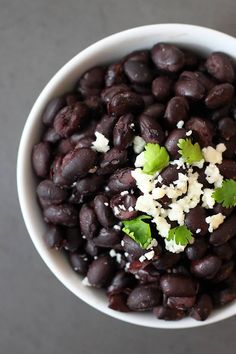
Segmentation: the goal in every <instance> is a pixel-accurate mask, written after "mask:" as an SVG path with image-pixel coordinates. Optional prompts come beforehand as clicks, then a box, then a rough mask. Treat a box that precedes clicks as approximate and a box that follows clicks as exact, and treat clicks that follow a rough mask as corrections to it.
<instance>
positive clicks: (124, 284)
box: [107, 270, 136, 295]
mask: <svg viewBox="0 0 236 354" xmlns="http://www.w3.org/2000/svg"><path fill="white" fill-rule="evenodd" d="M135 283H136V281H135V279H134V277H133V276H132V275H131V274H129V273H127V272H125V271H123V270H121V271H119V272H117V273H116V275H115V276H114V278H113V279H112V282H111V284H110V286H109V287H108V288H107V293H108V294H109V295H114V294H119V293H121V292H123V291H126V292H130V290H131V289H132V287H133V285H134V284H135Z"/></svg>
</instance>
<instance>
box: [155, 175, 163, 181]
mask: <svg viewBox="0 0 236 354" xmlns="http://www.w3.org/2000/svg"><path fill="white" fill-rule="evenodd" d="M156 180H157V182H159V183H162V182H163V177H162V176H161V175H158V176H157V179H156Z"/></svg>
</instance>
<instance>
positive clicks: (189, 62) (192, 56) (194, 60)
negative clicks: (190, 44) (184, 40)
mask: <svg viewBox="0 0 236 354" xmlns="http://www.w3.org/2000/svg"><path fill="white" fill-rule="evenodd" d="M198 62H199V58H198V56H197V55H196V53H193V52H190V51H186V50H185V51H184V66H185V67H187V68H191V69H194V68H195V67H196V66H197V65H198Z"/></svg>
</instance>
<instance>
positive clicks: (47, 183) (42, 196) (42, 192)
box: [36, 180, 69, 206]
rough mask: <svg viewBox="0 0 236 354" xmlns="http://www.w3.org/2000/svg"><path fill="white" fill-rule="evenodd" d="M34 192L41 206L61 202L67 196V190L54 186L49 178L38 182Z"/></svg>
mask: <svg viewBox="0 0 236 354" xmlns="http://www.w3.org/2000/svg"><path fill="white" fill-rule="evenodd" d="M36 193H37V195H38V198H39V200H40V202H41V203H42V205H43V206H46V205H51V204H61V203H62V202H64V201H65V200H66V199H67V198H68V196H69V193H68V190H66V189H65V188H62V187H59V186H56V185H55V184H54V183H53V182H52V181H51V180H44V181H42V182H40V183H39V185H38V187H37V190H36Z"/></svg>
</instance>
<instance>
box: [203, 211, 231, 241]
mask: <svg viewBox="0 0 236 354" xmlns="http://www.w3.org/2000/svg"><path fill="white" fill-rule="evenodd" d="M235 234H236V215H232V216H230V217H229V218H227V219H226V220H225V221H224V223H223V224H221V225H220V226H219V227H218V229H216V230H215V231H213V233H212V234H211V236H210V240H209V241H210V243H211V244H212V245H214V246H220V245H223V244H224V243H226V242H227V241H228V240H230V239H231V238H232V237H234V236H235Z"/></svg>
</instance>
